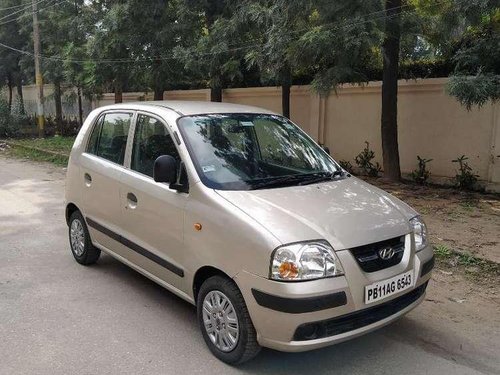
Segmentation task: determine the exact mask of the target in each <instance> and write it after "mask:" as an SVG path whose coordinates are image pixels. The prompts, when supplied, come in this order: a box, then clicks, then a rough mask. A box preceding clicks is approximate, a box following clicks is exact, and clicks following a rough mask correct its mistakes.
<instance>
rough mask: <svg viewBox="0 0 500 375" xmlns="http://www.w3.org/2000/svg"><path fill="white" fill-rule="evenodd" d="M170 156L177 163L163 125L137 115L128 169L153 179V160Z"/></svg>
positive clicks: (177, 156) (172, 143) (177, 155)
mask: <svg viewBox="0 0 500 375" xmlns="http://www.w3.org/2000/svg"><path fill="white" fill-rule="evenodd" d="M162 155H170V156H172V157H174V158H175V159H176V160H177V161H178V162H179V163H180V161H181V158H180V156H179V153H178V152H177V149H176V148H175V144H174V141H173V139H172V137H171V136H170V134H169V132H168V130H167V128H166V127H165V125H164V124H163V123H162V122H161V121H160V120H157V119H155V118H153V117H149V116H146V115H139V116H138V117H137V125H136V127H135V135H134V145H133V148H132V161H131V164H130V168H131V169H132V170H134V171H137V172H140V173H142V174H145V175H147V176H149V177H153V168H154V163H155V160H156V159H157V158H158V157H159V156H162Z"/></svg>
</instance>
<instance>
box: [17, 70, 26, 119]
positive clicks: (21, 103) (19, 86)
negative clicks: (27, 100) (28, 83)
mask: <svg viewBox="0 0 500 375" xmlns="http://www.w3.org/2000/svg"><path fill="white" fill-rule="evenodd" d="M16 87H17V97H18V100H19V113H21V114H24V113H25V110H24V98H23V81H22V80H21V77H18V78H17V80H16Z"/></svg>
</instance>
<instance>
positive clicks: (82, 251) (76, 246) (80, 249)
mask: <svg viewBox="0 0 500 375" xmlns="http://www.w3.org/2000/svg"><path fill="white" fill-rule="evenodd" d="M68 235H69V246H70V248H71V253H72V254H73V256H74V257H75V260H76V261H77V262H78V263H80V264H83V265H84V266H87V265H90V264H94V263H95V262H97V260H98V259H99V257H100V256H101V250H99V249H97V248H96V247H95V246H94V245H92V241H91V240H90V234H89V230H88V227H87V224H86V223H85V219H84V218H83V216H82V214H81V213H80V211H75V212H73V214H72V215H71V217H70V218H69V230H68Z"/></svg>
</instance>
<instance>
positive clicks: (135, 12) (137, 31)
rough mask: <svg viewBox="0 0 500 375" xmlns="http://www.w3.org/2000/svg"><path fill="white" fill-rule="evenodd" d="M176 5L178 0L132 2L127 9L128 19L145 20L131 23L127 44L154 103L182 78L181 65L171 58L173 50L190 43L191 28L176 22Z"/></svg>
mask: <svg viewBox="0 0 500 375" xmlns="http://www.w3.org/2000/svg"><path fill="white" fill-rule="evenodd" d="M180 4H181V2H180V0H153V1H147V2H144V1H140V0H132V1H131V6H130V7H129V9H130V12H131V14H130V18H131V19H136V20H137V19H143V20H148V22H136V23H134V25H133V26H132V27H133V31H134V32H133V33H132V35H131V38H132V39H131V41H130V42H131V45H132V46H133V47H132V48H134V51H133V53H134V55H135V56H137V57H138V59H139V61H138V67H139V68H140V69H141V70H143V71H144V72H145V75H144V80H145V82H146V84H147V85H148V87H150V88H152V90H153V93H154V99H155V100H162V99H163V92H164V91H165V90H167V89H168V88H171V87H175V86H176V85H177V84H178V83H179V82H181V81H182V80H183V79H184V77H185V74H183V72H182V64H181V62H180V61H179V60H178V59H176V58H174V53H175V48H176V47H184V48H188V47H189V46H192V45H193V44H194V40H193V36H194V33H193V32H191V30H192V26H191V25H190V24H189V23H188V22H180V21H181V20H179V7H180Z"/></svg>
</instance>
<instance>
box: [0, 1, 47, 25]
mask: <svg viewBox="0 0 500 375" xmlns="http://www.w3.org/2000/svg"><path fill="white" fill-rule="evenodd" d="M44 1H47V0H39V1H38V2H37V3H36V4H37V5H38V4H41V3H43V2H44ZM31 7H32V4H25V5H24V8H23V9H19V10H16V11H15V12H12V13H10V14H7V15H5V16H2V17H0V21H1V20H4V19H6V18H9V17H12V16H13V15H16V14H18V13H22V12H24V11H26V10H28V9H30V8H31Z"/></svg>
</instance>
